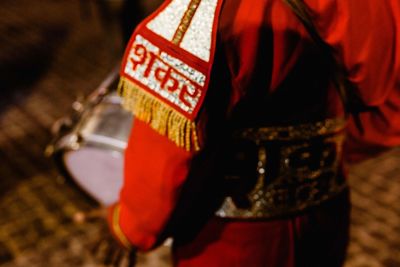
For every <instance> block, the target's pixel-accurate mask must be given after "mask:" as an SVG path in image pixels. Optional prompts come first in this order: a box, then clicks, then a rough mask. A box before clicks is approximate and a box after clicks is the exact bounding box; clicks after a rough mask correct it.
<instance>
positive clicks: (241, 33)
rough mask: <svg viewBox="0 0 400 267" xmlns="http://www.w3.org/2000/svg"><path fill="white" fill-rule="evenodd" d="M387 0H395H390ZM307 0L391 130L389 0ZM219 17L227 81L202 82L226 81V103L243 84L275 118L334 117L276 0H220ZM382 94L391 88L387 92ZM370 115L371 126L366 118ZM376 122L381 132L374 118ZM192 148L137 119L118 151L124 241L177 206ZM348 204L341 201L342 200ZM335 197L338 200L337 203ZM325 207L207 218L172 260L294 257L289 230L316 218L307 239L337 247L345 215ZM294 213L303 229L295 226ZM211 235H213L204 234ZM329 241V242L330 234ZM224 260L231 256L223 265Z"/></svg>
mask: <svg viewBox="0 0 400 267" xmlns="http://www.w3.org/2000/svg"><path fill="white" fill-rule="evenodd" d="M394 1H396V0H393V1H392V2H394ZM306 2H307V3H308V4H309V5H310V8H311V10H312V12H313V17H314V19H315V20H316V25H317V27H318V29H319V31H320V32H321V35H322V36H323V37H324V39H325V40H326V41H327V42H328V43H329V44H331V45H332V46H333V47H334V48H335V51H336V53H337V54H336V55H337V57H339V58H340V59H341V61H343V62H344V63H345V66H346V68H347V70H348V71H349V74H350V78H351V80H352V81H353V82H354V83H355V84H356V85H357V86H358V88H359V89H360V91H361V93H362V97H363V99H364V100H365V101H366V102H367V103H368V104H371V105H378V106H380V107H381V105H383V103H385V106H386V107H383V106H382V107H381V110H383V112H384V114H386V115H387V116H389V117H390V116H394V117H395V119H393V118H389V120H388V121H387V125H388V126H387V127H386V130H384V131H383V132H390V131H393V133H396V134H397V133H398V132H397V131H398V127H399V126H397V125H396V126H393V123H396V122H398V120H397V119H398V117H396V115H395V113H396V112H397V110H398V104H399V102H398V101H397V100H396V99H398V98H397V97H393V98H392V96H393V95H397V94H398V93H394V91H393V90H394V88H395V86H396V85H395V82H396V75H398V73H399V72H398V64H399V61H400V58H399V56H398V55H397V54H395V53H399V52H398V51H396V48H395V45H396V41H395V38H398V37H396V34H395V29H394V23H393V19H394V17H391V16H390V15H389V14H393V13H391V12H392V11H391V10H392V9H391V7H389V6H388V3H389V2H388V1H372V0H365V1H342V0H336V1H326V0H307V1H306ZM220 19H221V20H220V25H219V37H220V44H219V45H220V48H221V50H222V53H223V54H224V55H225V56H226V58H227V61H228V62H227V63H228V67H229V71H230V74H231V76H232V79H231V80H230V81H225V82H226V87H219V88H210V89H209V90H221V88H229V87H232V97H231V101H230V107H228V108H229V109H230V110H231V109H232V107H234V106H235V105H236V104H237V103H238V102H240V100H242V99H243V97H244V96H245V95H246V94H247V93H248V92H249V91H250V90H251V89H257V90H258V91H260V92H266V93H267V94H271V95H273V96H274V97H276V98H273V101H271V103H270V104H271V106H266V107H262V108H263V109H267V110H268V109H270V110H271V112H270V113H271V118H275V119H276V118H278V119H277V120H278V121H280V120H282V121H284V120H288V121H290V120H293V119H296V118H301V119H307V118H310V117H315V118H318V116H321V114H322V115H323V116H324V117H337V116H339V115H340V114H341V113H342V110H341V107H340V102H339V100H338V97H337V96H336V94H335V90H334V89H333V87H332V86H331V85H330V86H329V85H327V87H328V88H329V91H328V92H326V93H321V92H320V91H323V92H325V91H326V88H322V89H321V88H320V91H318V88H319V87H316V89H313V90H311V89H310V90H309V88H311V87H312V85H313V84H312V81H313V79H312V78H313V77H314V78H315V77H317V78H318V76H319V74H318V71H319V69H321V68H320V67H319V65H313V64H312V63H310V60H309V59H310V58H311V59H315V58H317V59H318V55H315V54H313V53H314V50H315V48H313V47H312V41H311V40H310V38H309V37H308V36H307V33H306V31H305V30H304V28H303V26H302V25H301V23H300V22H299V21H298V20H297V18H296V17H295V16H294V15H293V13H292V11H291V10H290V9H288V7H287V6H285V5H284V4H283V1H278V0H260V1H258V0H257V1H251V0H249V1H247V0H246V1H243V0H242V1H240V0H226V1H225V3H224V6H223V9H222V13H221V18H220ZM399 36H400V34H399ZM399 51H400V50H399ZM309 55H311V57H308V56H309ZM317 62H318V61H317ZM310 64H311V65H310ZM214 71H215V72H216V73H217V72H218V70H214ZM288 77H290V78H291V83H290V84H289V85H290V86H284V85H285V84H284V83H285V82H286V81H287V80H288ZM397 78H398V76H397ZM397 86H398V85H397ZM288 88H289V89H288ZM281 92H283V93H281ZM209 93H211V92H209ZM388 96H391V97H390V100H389V98H388ZM206 102H207V101H206ZM208 103H209V104H210V105H219V103H212V99H211V100H210V101H209V102H208ZM391 112H392V113H393V114H391ZM368 116H372V115H368ZM374 116H375V115H374ZM370 124H371V126H372V125H374V127H375V126H377V123H376V122H375V121H374V120H373V119H372V118H371V119H370ZM372 128H373V127H371V129H372ZM379 129H380V130H379V131H381V129H382V127H379ZM376 134H377V133H376ZM371 138H372V139H374V140H375V141H376V142H379V141H380V138H383V137H382V136H379V135H375V136H373V137H371ZM393 140H395V139H393ZM391 142H397V141H390V143H391ZM192 156H193V155H191V154H190V153H187V152H185V151H183V150H182V149H178V148H177V147H176V146H175V145H174V144H173V143H171V142H170V141H169V140H168V139H167V138H165V137H162V136H160V135H158V134H157V133H155V132H154V131H152V130H151V129H150V128H149V126H148V125H146V124H144V123H142V122H139V121H135V123H134V127H133V129H132V135H131V137H130V140H129V146H128V148H127V150H126V159H125V160H126V167H125V183H124V187H123V190H122V193H121V200H120V205H121V218H120V222H121V228H122V230H123V231H124V233H125V234H126V235H127V236H128V238H129V240H130V241H131V242H132V243H133V244H135V245H136V246H138V247H139V248H141V249H148V248H150V247H152V246H153V245H154V242H155V240H156V238H157V236H158V235H159V234H160V232H161V231H162V230H163V227H164V226H165V223H166V222H167V220H168V218H169V216H170V214H171V211H172V210H173V209H174V207H175V205H176V201H177V198H178V196H179V189H180V187H181V185H182V183H183V182H184V181H185V178H186V175H187V173H188V168H189V164H190V162H191V159H192ZM346 205H347V204H343V205H342V207H344V206H346ZM336 206H341V205H340V204H338V203H336ZM330 211H331V212H332V213H329V212H330ZM327 212H328V214H327V215H326V216H327V218H331V221H329V220H322V221H318V220H316V221H315V220H314V221H313V223H310V220H311V218H318V217H319V215H318V213H315V214H314V215H311V213H310V214H306V215H304V217H301V218H300V217H299V218H297V219H291V220H289V221H275V222H259V223H245V222H243V223H240V222H224V223H221V222H220V221H219V222H216V221H214V220H211V221H210V222H209V224H208V225H207V226H206V227H205V228H204V229H203V231H202V233H200V235H199V237H198V239H196V240H195V241H194V242H193V243H192V244H189V245H188V246H185V247H181V248H178V249H177V250H176V254H175V255H176V257H177V264H178V266H180V267H185V266H192V267H194V266H201V267H202V266H250V267H252V266H254V267H259V266H266V262H268V263H270V264H271V265H267V266H285V267H286V266H294V265H293V263H294V262H295V259H296V257H294V256H293V255H294V254H293V253H295V254H296V253H300V252H299V250H298V246H299V245H300V244H305V245H309V244H308V243H307V242H306V243H301V242H300V243H298V242H297V241H296V240H298V239H296V238H295V235H294V232H293V231H294V229H297V231H296V233H300V232H301V233H304V234H305V235H307V231H302V230H301V229H310V228H311V229H313V228H314V227H317V228H318V229H319V230H318V231H317V232H315V233H313V234H312V236H318V237H319V239H318V238H316V239H315V240H317V241H318V242H320V241H321V240H322V241H324V242H325V243H329V241H332V240H334V237H335V236H336V237H337V238H339V239H341V240H342V241H341V242H339V245H337V246H338V247H339V248H338V251H340V253H339V255H341V254H343V251H342V250H343V248H344V247H345V243H346V242H345V240H346V231H347V224H346V223H343V224H342V227H341V228H340V229H339V228H337V229H336V230H335V225H332V222H335V218H336V217H335V216H332V215H335V214H337V213H335V212H333V211H332V210H328V211H327ZM339 214H340V213H339ZM342 214H343V213H342ZM313 216H314V217H313ZM344 221H345V220H344ZM293 222H295V224H293ZM297 222H299V223H300V224H299V225H300V226H299V227H300V228H301V229H300V228H297V227H298V226H297ZM324 226H326V228H324ZM215 234H218V235H219V236H217V237H215V239H214V240H212V242H209V239H210V238H213V236H214V235H215ZM324 234H327V236H324ZM322 241H321V242H322ZM318 242H317V243H315V244H314V245H313V246H312V247H313V248H314V247H315V246H316V244H318ZM204 244H207V245H206V246H204ZM332 245H335V243H334V242H332ZM199 248H201V249H202V250H200V252H201V253H194V252H196V251H197V252H198V251H199ZM316 249H318V247H317V248H316ZM321 250H322V248H321ZM296 251H297V252H296ZM203 252H204V253H203ZM308 253H310V252H308ZM300 254H301V255H303V254H304V255H306V254H307V252H305V251H302V253H300ZM260 255H261V256H262V255H263V256H262V257H261V256H260ZM268 255H270V257H269V256H268ZM296 255H297V254H296ZM301 255H300V256H299V255H297V257H301ZM332 255H334V254H332ZM251 257H254V261H253V262H249V259H250V258H251ZM310 257H311V256H310ZM266 258H268V259H266ZM225 260H226V261H225ZM281 261H282V262H281ZM226 262H229V263H230V264H228V265H227V264H225V263H226ZM217 263H220V264H219V265H218V264H217ZM231 264H232V265H231ZM235 264H236V265H235ZM308 266H313V265H308ZM316 266H322V265H316ZM324 266H330V265H324ZM332 266H334V265H332ZM337 266H339V265H337Z"/></svg>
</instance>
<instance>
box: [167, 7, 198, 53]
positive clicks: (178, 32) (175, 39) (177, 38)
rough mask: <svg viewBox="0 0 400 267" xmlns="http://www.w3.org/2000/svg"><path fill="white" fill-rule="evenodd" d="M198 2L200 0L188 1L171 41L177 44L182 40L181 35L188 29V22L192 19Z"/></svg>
mask: <svg viewBox="0 0 400 267" xmlns="http://www.w3.org/2000/svg"><path fill="white" fill-rule="evenodd" d="M200 2H201V0H191V1H190V3H189V7H188V9H187V10H186V12H185V14H184V15H183V18H182V20H181V23H180V24H179V26H178V29H177V30H176V32H175V34H174V37H173V38H172V43H174V44H176V45H179V44H180V43H181V42H182V39H183V36H184V35H185V33H186V31H187V30H188V28H189V25H190V22H191V21H192V19H193V17H194V14H195V13H196V10H197V8H198V7H199V4H200Z"/></svg>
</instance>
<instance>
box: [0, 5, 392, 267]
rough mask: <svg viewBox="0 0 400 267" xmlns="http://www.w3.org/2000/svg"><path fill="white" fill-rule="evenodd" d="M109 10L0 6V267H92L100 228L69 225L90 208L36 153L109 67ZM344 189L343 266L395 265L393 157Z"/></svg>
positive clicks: (160, 262)
mask: <svg viewBox="0 0 400 267" xmlns="http://www.w3.org/2000/svg"><path fill="white" fill-rule="evenodd" d="M33 2H35V3H33ZM96 3H97V4H96ZM98 3H106V4H108V5H109V9H104V8H102V7H104V5H98ZM118 6H119V1H118V0H109V1H103V2H102V1H100V0H98V1H96V0H80V1H78V0H58V1H54V0H41V1H30V0H2V1H1V2H0V36H1V37H0V39H1V42H0V81H1V91H0V266H2V267H11V266H57V267H63V266H96V265H95V261H94V259H93V254H92V252H91V248H92V247H93V242H94V241H96V240H97V238H98V237H99V235H100V234H101V231H102V229H103V228H102V227H103V225H102V224H99V223H86V224H81V225H76V224H73V223H72V221H71V216H72V215H73V214H74V213H75V212H77V211H79V210H83V211H85V210H89V209H91V208H93V207H95V204H94V203H93V202H91V201H90V200H88V199H87V198H86V197H85V196H84V195H82V193H80V192H79V191H77V190H76V189H75V187H74V186H72V185H71V184H70V183H68V181H66V180H65V179H64V178H63V177H61V176H60V175H59V174H58V172H57V170H56V168H55V167H54V166H53V164H52V163H51V161H50V160H49V159H48V158H45V156H44V154H43V151H44V149H45V147H46V145H47V144H48V142H49V140H50V139H51V133H50V128H51V125H52V124H53V123H54V121H55V120H56V119H58V118H60V117H63V116H65V115H66V114H69V113H70V112H71V103H72V102H73V101H74V100H75V99H76V97H77V96H79V95H87V94H89V93H91V92H92V91H93V90H94V88H96V87H97V86H98V85H99V83H100V82H101V81H102V80H103V79H104V77H105V76H106V75H107V74H108V73H109V72H110V71H111V70H112V69H113V68H114V66H115V65H116V64H118V60H119V59H120V57H121V54H122V45H121V41H120V40H121V36H120V30H119V23H118V20H117V19H116V18H117V17H118V16H117V12H118ZM105 11H107V12H105ZM100 14H102V16H100ZM350 181H351V184H352V187H353V189H354V190H353V193H352V200H353V204H354V207H353V212H352V229H351V231H352V239H351V244H350V248H349V256H348V261H347V265H346V267H394V266H400V205H399V203H400V149H394V150H392V151H389V152H388V153H385V154H383V155H382V156H380V157H378V158H375V159H373V160H370V161H366V162H364V163H362V164H359V165H357V166H354V167H353V168H352V171H351V177H350ZM139 262H140V263H139V266H142V267H162V266H170V258H169V253H168V249H167V248H165V247H164V248H161V249H160V250H158V252H157V253H152V254H149V255H141V256H140V259H139Z"/></svg>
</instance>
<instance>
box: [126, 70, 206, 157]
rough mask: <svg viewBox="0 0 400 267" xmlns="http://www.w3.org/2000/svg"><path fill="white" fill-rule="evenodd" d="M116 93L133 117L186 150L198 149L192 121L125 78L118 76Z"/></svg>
mask: <svg viewBox="0 0 400 267" xmlns="http://www.w3.org/2000/svg"><path fill="white" fill-rule="evenodd" d="M118 93H119V95H120V96H121V97H122V98H123V102H122V105H123V107H124V108H125V109H127V110H129V111H132V112H133V114H134V115H135V119H139V120H141V121H143V122H145V123H147V124H149V125H150V127H151V128H152V129H154V130H155V131H157V132H158V133H159V134H161V135H163V136H166V137H167V138H168V139H170V140H171V141H173V142H174V143H175V144H176V145H177V146H178V147H182V148H184V149H186V150H187V151H191V150H195V151H198V150H199V149H200V146H199V141H198V137H197V127H196V124H195V123H194V122H193V121H190V120H189V119H187V118H186V117H185V116H183V115H182V114H180V113H179V112H177V111H176V110H175V109H173V108H172V107H170V106H168V105H167V104H165V103H163V102H162V101H161V100H159V99H157V98H156V97H154V96H153V95H151V94H150V93H148V92H146V91H145V90H143V89H141V88H140V87H139V86H138V85H136V84H135V83H133V82H131V81H129V80H127V79H126V78H123V77H121V78H120V81H119V85H118Z"/></svg>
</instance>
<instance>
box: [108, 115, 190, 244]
mask: <svg viewBox="0 0 400 267" xmlns="http://www.w3.org/2000/svg"><path fill="white" fill-rule="evenodd" d="M191 157H192V154H191V153H190V152H187V151H186V150H184V149H182V148H178V147H177V146H176V145H175V144H174V143H173V142H171V141H170V140H168V139H167V138H166V137H164V136H161V135H160V134H158V133H157V132H155V131H154V130H152V129H151V128H150V127H149V126H148V125H147V124H145V123H143V122H141V121H139V120H135V121H134V124H133V128H132V132H131V136H130V138H129V142H128V147H127V149H126V151H125V162H126V164H125V170H124V172H125V178H124V179H125V180H124V186H123V189H122V192H121V195H120V201H119V204H118V206H117V207H118V209H115V208H113V209H112V210H111V213H113V214H112V215H111V216H110V225H111V227H112V230H113V232H114V234H115V236H116V237H117V239H119V240H120V242H121V243H122V244H124V243H126V241H125V242H124V241H123V240H124V239H125V240H127V241H129V243H131V244H134V246H135V247H137V248H139V249H141V250H147V249H150V248H152V247H153V246H154V245H155V243H156V241H157V237H158V235H159V234H160V232H161V231H162V229H163V227H164V225H165V224H166V222H167V221H168V219H169V216H170V213H171V211H172V210H173V208H174V207H175V203H176V201H177V197H178V193H179V189H180V187H181V186H182V183H183V182H184V180H185V178H186V175H187V172H188V165H189V162H190V159H191ZM124 246H125V247H128V246H127V245H124Z"/></svg>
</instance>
